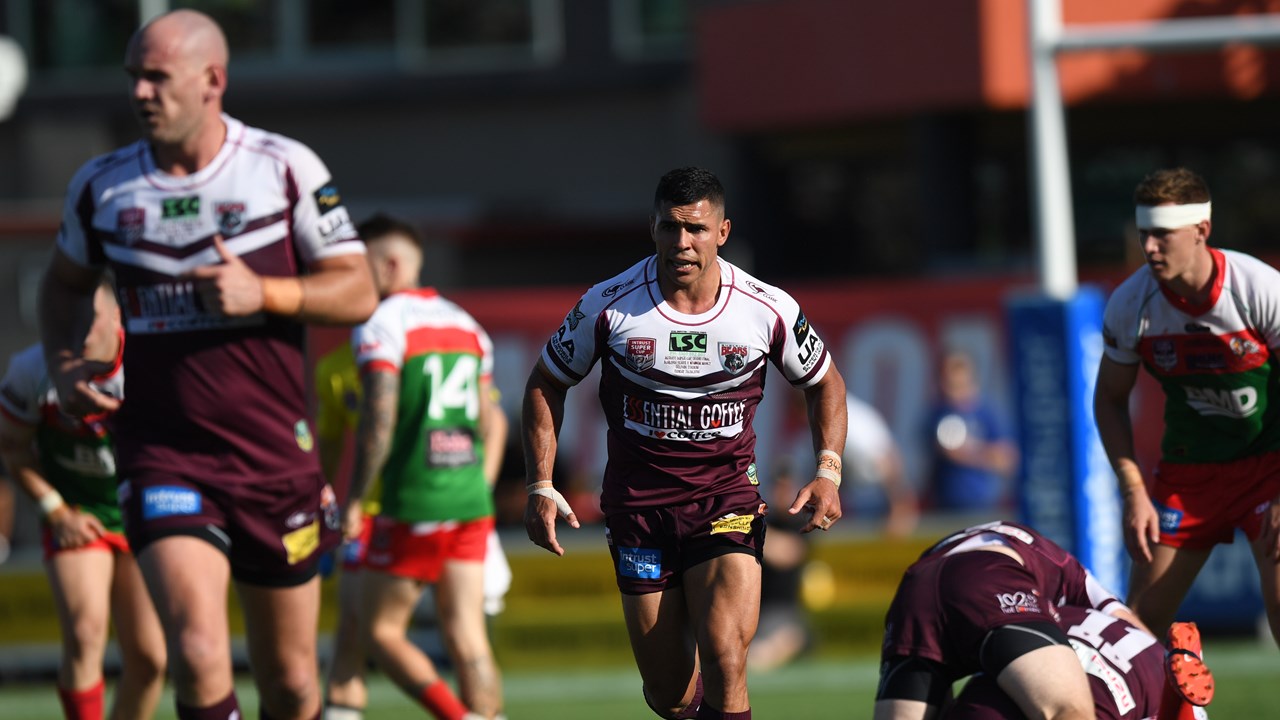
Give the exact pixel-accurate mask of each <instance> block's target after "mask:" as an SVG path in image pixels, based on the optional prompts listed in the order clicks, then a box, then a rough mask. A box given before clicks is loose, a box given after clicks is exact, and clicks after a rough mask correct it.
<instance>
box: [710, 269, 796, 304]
mask: <svg viewBox="0 0 1280 720" xmlns="http://www.w3.org/2000/svg"><path fill="white" fill-rule="evenodd" d="M720 270H721V273H722V274H723V276H722V278H721V283H722V284H724V285H728V286H729V287H730V288H732V289H733V290H734V291H735V292H736V293H739V294H741V296H742V297H745V298H750V299H751V300H754V301H755V302H756V303H759V304H760V305H762V306H763V307H766V308H769V309H770V310H771V311H773V312H776V313H780V314H782V315H787V316H789V315H793V314H794V313H795V311H796V310H797V309H798V308H799V303H797V302H796V300H795V298H793V297H792V296H791V294H790V293H788V292H787V291H786V290H783V289H782V288H781V287H779V286H777V285H774V284H772V283H768V282H765V281H764V280H761V279H760V278H758V277H756V276H755V275H752V274H751V273H749V272H747V271H746V270H743V269H742V268H740V267H738V266H737V265H734V264H733V263H731V262H729V261H728V260H725V259H724V258H720Z"/></svg>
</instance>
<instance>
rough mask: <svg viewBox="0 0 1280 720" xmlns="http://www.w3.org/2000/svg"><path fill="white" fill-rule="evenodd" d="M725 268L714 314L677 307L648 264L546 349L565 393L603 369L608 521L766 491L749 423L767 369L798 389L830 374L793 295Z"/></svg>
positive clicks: (612, 287)
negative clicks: (617, 515)
mask: <svg viewBox="0 0 1280 720" xmlns="http://www.w3.org/2000/svg"><path fill="white" fill-rule="evenodd" d="M719 263H720V293H719V296H718V297H717V299H716V303H715V306H714V307H712V308H711V309H710V310H708V311H707V312H705V313H702V314H700V315H686V314H684V313H680V312H676V311H675V310H673V309H672V308H671V307H670V306H669V305H668V304H667V303H666V301H664V300H663V298H662V293H661V291H660V290H659V288H658V278H657V269H656V263H655V260H654V258H653V257H649V258H647V259H645V260H642V261H641V262H639V263H636V264H635V265H634V266H632V267H631V268H630V269H628V270H627V271H626V272H623V273H622V274H620V275H618V276H616V277H614V278H612V279H610V280H607V281H605V282H603V283H600V284H598V285H596V286H595V287H592V288H591V289H590V290H588V291H587V293H586V294H585V295H583V296H582V299H581V300H579V301H578V304H577V305H575V306H574V308H573V309H572V310H570V311H569V314H568V315H567V316H566V317H565V319H564V323H563V324H561V326H560V328H559V329H558V330H557V331H556V332H555V334H553V335H552V336H551V339H550V340H549V341H548V342H547V344H546V346H545V347H544V348H543V350H542V363H543V365H544V366H545V367H547V368H548V369H549V370H550V372H551V374H552V375H554V376H555V377H556V378H557V379H558V380H559V381H560V382H563V383H565V384H567V385H575V384H577V383H579V382H581V381H582V379H583V378H585V377H586V376H587V373H588V372H590V370H591V368H592V366H594V365H595V363H596V362H597V361H600V363H601V372H600V403H601V406H602V407H603V408H604V415H605V418H606V420H607V422H608V426H609V431H608V450H609V462H608V465H607V467H606V468H605V477H604V485H603V492H602V495H601V500H600V504H601V509H602V510H603V511H604V512H605V513H606V514H608V513H613V512H618V511H622V510H635V509H641V508H650V507H662V506H667V505H674V504H678V503H684V502H690V501H692V500H696V499H699V498H703V497H707V496H710V495H716V494H719V493H722V492H726V491H731V490H734V489H742V488H745V487H750V486H753V485H756V484H757V479H756V473H755V431H754V430H752V428H751V420H752V418H753V417H754V416H755V410H756V406H757V405H758V404H759V402H760V398H761V396H762V394H763V392H764V381H765V361H766V360H767V361H769V362H771V363H773V364H774V365H775V366H776V367H777V368H778V369H779V370H780V371H781V372H782V374H783V376H784V377H786V378H787V380H788V381H790V382H791V384H792V385H795V386H796V387H798V388H807V387H810V386H812V385H813V384H814V383H816V382H818V381H819V380H821V379H822V377H823V375H825V374H826V372H827V369H828V368H829V367H830V366H831V357H830V355H829V354H828V353H827V348H826V346H825V345H824V344H823V342H822V340H821V339H820V338H819V337H818V333H817V331H815V330H814V329H813V327H811V326H810V325H809V321H808V320H807V319H805V316H804V313H803V312H801V311H800V307H799V305H798V304H797V303H796V301H795V300H794V299H792V298H791V296H790V295H788V294H787V293H785V292H783V291H782V290H780V289H778V288H776V287H774V286H772V285H768V284H765V283H763V282H761V281H760V280H757V279H756V278H754V277H751V276H750V275H748V274H746V273H745V272H743V271H742V270H741V269H740V268H738V267H735V266H734V265H733V264H731V263H729V262H726V261H725V260H723V259H721V260H719Z"/></svg>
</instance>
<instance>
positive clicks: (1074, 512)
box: [1006, 287, 1128, 594]
mask: <svg viewBox="0 0 1280 720" xmlns="http://www.w3.org/2000/svg"><path fill="white" fill-rule="evenodd" d="M1104 306H1105V302H1104V299H1103V296H1102V293H1101V292H1100V291H1099V290H1097V289H1096V288H1091V287H1083V288H1081V289H1080V290H1079V291H1078V292H1077V294H1076V295H1075V297H1072V298H1070V299H1068V300H1055V299H1051V298H1048V297H1044V296H1042V295H1031V294H1024V295H1015V296H1013V297H1011V298H1009V299H1008V300H1007V302H1006V312H1007V316H1008V320H1009V350H1010V354H1011V362H1010V367H1011V368H1012V369H1013V373H1014V383H1013V388H1014V397H1015V398H1016V410H1017V412H1016V413H1015V415H1016V418H1017V423H1018V437H1019V442H1020V445H1021V449H1022V461H1021V464H1020V466H1019V477H1018V488H1019V490H1020V492H1019V498H1018V507H1019V511H1020V513H1021V519H1022V520H1023V522H1026V523H1027V524H1029V525H1031V526H1032V527H1034V528H1036V529H1037V530H1039V531H1040V532H1042V533H1044V534H1045V535H1047V536H1048V537H1050V538H1052V539H1053V540H1054V541H1055V542H1057V543H1058V544H1059V545H1062V546H1063V547H1064V548H1066V549H1067V550H1070V551H1071V552H1072V553H1073V554H1075V556H1076V557H1078V558H1079V559H1080V562H1081V563H1083V564H1084V566H1085V567H1087V568H1089V570H1090V571H1091V572H1092V573H1093V574H1094V575H1095V576H1096V577H1097V578H1098V580H1099V581H1100V582H1101V583H1102V584H1103V585H1105V586H1106V587H1107V588H1109V589H1111V590H1112V591H1113V592H1115V593H1118V594H1123V593H1124V592H1125V589H1126V585H1127V574H1128V572H1127V558H1126V556H1125V550H1124V536H1123V534H1122V530H1121V527H1120V509H1121V506H1120V498H1119V494H1118V492H1117V490H1116V483H1115V476H1114V474H1113V473H1112V471H1111V468H1110V464H1109V463H1108V461H1107V457H1106V453H1105V452H1104V451H1103V449H1102V443H1101V441H1100V440H1099V439H1098V433H1097V430H1096V429H1095V426H1094V421H1093V389H1094V384H1095V382H1096V378H1097V372H1098V363H1099V362H1100V361H1101V358H1102V311H1103V308H1104Z"/></svg>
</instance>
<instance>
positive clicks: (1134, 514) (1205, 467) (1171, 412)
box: [1094, 168, 1280, 638]
mask: <svg viewBox="0 0 1280 720" xmlns="http://www.w3.org/2000/svg"><path fill="white" fill-rule="evenodd" d="M1134 200H1135V202H1136V204H1137V227H1138V236H1139V239H1140V241H1141V243H1142V251H1143V253H1144V255H1145V256H1146V259H1147V267H1144V268H1142V269H1140V270H1138V271H1137V272H1135V273H1134V274H1133V275H1131V276H1130V277H1129V278H1128V279H1127V280H1125V281H1124V282H1123V283H1122V284H1121V285H1120V287H1119V288H1117V289H1116V291H1115V292H1114V293H1113V294H1112V296H1111V298H1110V299H1109V300H1108V301H1107V309H1106V316H1105V319H1104V327H1103V340H1104V342H1105V348H1104V351H1105V355H1104V357H1103V359H1102V362H1101V365H1100V366H1099V367H1098V382H1097V390H1096V395H1095V398H1094V413H1095V415H1096V417H1097V422H1098V433H1099V435H1100V436H1101V438H1102V443H1103V446H1104V447H1105V448H1106V451H1107V455H1108V457H1109V458H1110V460H1111V464H1112V466H1113V467H1114V468H1115V471H1116V474H1117V476H1118V477H1119V480H1120V487H1121V493H1122V494H1123V496H1124V528H1125V543H1126V545H1127V546H1128V548H1129V554H1130V555H1131V556H1132V557H1133V559H1134V564H1133V571H1132V579H1131V583H1130V585H1131V587H1130V590H1129V604H1130V606H1131V607H1132V608H1133V609H1134V611H1135V612H1137V614H1138V617H1140V618H1142V620H1143V621H1144V622H1145V623H1147V625H1148V626H1150V627H1151V629H1152V631H1153V632H1155V633H1156V635H1157V636H1162V635H1164V633H1165V632H1166V631H1167V630H1168V628H1169V625H1170V623H1172V622H1173V619H1174V616H1175V614H1176V613H1177V610H1178V606H1179V605H1180V604H1181V603H1182V600H1183V598H1184V597H1185V596H1186V594H1187V591H1188V589H1189V588H1190V587H1191V583H1192V581H1193V580H1195V577H1196V575H1197V574H1198V573H1199V572H1200V568H1201V567H1203V566H1204V563H1205V561H1206V560H1208V559H1209V553H1210V551H1211V550H1212V549H1213V546H1214V545H1217V544H1219V543H1229V542H1231V541H1232V537H1233V534H1234V531H1235V528H1240V529H1242V530H1243V531H1244V532H1245V535H1246V536H1247V537H1248V538H1249V541H1250V543H1251V545H1252V550H1253V555H1254V559H1255V562H1256V563H1257V566H1258V574H1259V577H1260V578H1261V580H1262V596H1263V599H1264V601H1265V605H1266V609H1267V617H1268V619H1269V620H1270V622H1271V632H1272V634H1273V635H1274V636H1276V637H1277V638H1280V571H1278V568H1280V503H1277V502H1276V500H1277V497H1280V397H1277V394H1278V393H1280V367H1278V366H1277V362H1276V350H1277V349H1278V348H1280V272H1277V271H1276V270H1275V268H1272V267H1271V266H1269V265H1267V264H1266V263H1264V262H1262V261H1260V260H1258V259H1256V258H1253V257H1250V256H1248V255H1245V254H1243V253H1239V252H1234V251H1231V250H1220V249H1218V248H1214V247H1210V246H1209V242H1208V241H1209V232H1210V230H1211V228H1212V223H1211V221H1210V209H1211V205H1210V197H1209V187H1208V185H1207V184H1206V183H1205V181H1204V179H1203V178H1201V177H1200V176H1199V175H1196V174H1195V173H1193V172H1191V171H1190V170H1186V169H1183V168H1178V169H1175V170H1159V171H1156V172H1154V173H1152V174H1151V175H1148V176H1147V177H1146V178H1144V179H1143V181H1142V182H1141V183H1140V184H1139V185H1138V187H1137V190H1136V191H1135V193H1134ZM1139 365H1142V366H1145V367H1146V369H1147V372H1149V373H1151V375H1152V377H1154V378H1155V379H1156V380H1157V381H1158V382H1159V383H1160V385H1161V388H1162V389H1163V390H1164V395H1165V410H1164V439H1163V442H1162V444H1161V459H1160V464H1159V466H1158V467H1157V468H1156V470H1155V473H1154V474H1153V477H1152V482H1150V483H1148V482H1147V481H1146V479H1145V478H1144V477H1143V473H1142V470H1141V469H1140V468H1139V467H1138V463H1137V461H1136V460H1135V459H1134V446H1133V426H1132V421H1131V419H1130V417H1129V396H1130V394H1131V393H1132V391H1133V387H1134V383H1135V381H1136V380H1137V376H1138V367H1139ZM1273 397H1276V398H1277V400H1278V401H1277V402H1276V403H1272V402H1271V400H1272V398H1273Z"/></svg>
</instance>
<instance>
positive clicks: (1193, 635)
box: [1165, 622, 1213, 707]
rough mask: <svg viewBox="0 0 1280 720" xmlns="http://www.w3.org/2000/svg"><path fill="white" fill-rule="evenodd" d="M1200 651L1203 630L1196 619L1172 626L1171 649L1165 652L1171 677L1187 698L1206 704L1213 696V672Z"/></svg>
mask: <svg viewBox="0 0 1280 720" xmlns="http://www.w3.org/2000/svg"><path fill="white" fill-rule="evenodd" d="M1200 653H1201V647H1200V630H1199V628H1197V627H1196V624H1195V623H1193V622H1179V623H1174V624H1173V625H1172V626H1171V627H1170V628H1169V652H1168V653H1167V654H1166V655H1165V669H1166V671H1167V672H1168V677H1169V681H1170V682H1171V683H1172V684H1173V687H1174V688H1175V689H1177V691H1178V694H1179V695H1181V696H1182V697H1183V699H1185V700H1186V701H1187V702H1189V703H1191V704H1192V705H1196V706H1200V707H1203V706H1205V705H1208V704H1209V701H1211V700H1213V673H1212V672H1210V671H1209V668H1208V666H1206V665H1205V664H1204V661H1203V660H1201V659H1200Z"/></svg>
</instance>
